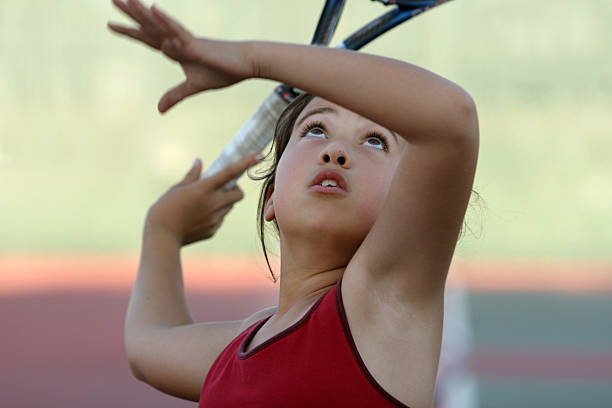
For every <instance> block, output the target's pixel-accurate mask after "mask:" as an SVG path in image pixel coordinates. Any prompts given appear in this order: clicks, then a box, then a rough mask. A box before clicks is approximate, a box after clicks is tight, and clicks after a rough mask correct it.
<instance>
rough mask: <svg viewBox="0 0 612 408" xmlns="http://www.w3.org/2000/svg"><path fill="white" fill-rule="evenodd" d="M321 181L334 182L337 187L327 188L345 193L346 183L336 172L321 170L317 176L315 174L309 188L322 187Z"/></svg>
mask: <svg viewBox="0 0 612 408" xmlns="http://www.w3.org/2000/svg"><path fill="white" fill-rule="evenodd" d="M323 180H334V181H335V182H336V183H337V184H338V187H331V186H330V187H329V188H336V189H340V190H343V191H344V192H346V191H347V188H346V181H345V180H344V177H342V175H341V174H340V173H338V172H337V171H333V170H323V171H321V172H319V174H317V175H316V176H315V177H314V179H313V180H312V181H311V183H310V186H311V187H314V186H317V185H318V186H320V187H322V186H321V185H320V184H321V183H322V182H323Z"/></svg>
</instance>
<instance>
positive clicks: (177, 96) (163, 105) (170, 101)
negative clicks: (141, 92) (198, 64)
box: [157, 81, 199, 113]
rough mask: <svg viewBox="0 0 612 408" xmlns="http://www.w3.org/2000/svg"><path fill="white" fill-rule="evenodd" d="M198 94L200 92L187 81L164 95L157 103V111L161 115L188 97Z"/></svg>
mask: <svg viewBox="0 0 612 408" xmlns="http://www.w3.org/2000/svg"><path fill="white" fill-rule="evenodd" d="M198 92H199V91H198V90H197V89H195V88H194V87H193V86H192V85H191V84H190V83H188V82H187V81H185V82H182V83H180V84H178V85H177V86H175V87H174V88H172V89H170V90H169V91H168V92H166V93H165V94H164V96H162V97H161V99H160V100H159V102H158V103H157V110H158V111H159V112H160V113H164V112H166V111H167V110H168V109H170V108H171V107H173V106H174V105H176V104H177V103H178V102H180V101H182V100H183V99H185V98H186V97H188V96H191V95H193V94H196V93H198Z"/></svg>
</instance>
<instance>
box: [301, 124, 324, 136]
mask: <svg viewBox="0 0 612 408" xmlns="http://www.w3.org/2000/svg"><path fill="white" fill-rule="evenodd" d="M306 134H307V135H310V136H317V137H325V131H324V130H323V129H321V128H320V127H318V126H315V127H313V128H311V129H308V131H307V132H306Z"/></svg>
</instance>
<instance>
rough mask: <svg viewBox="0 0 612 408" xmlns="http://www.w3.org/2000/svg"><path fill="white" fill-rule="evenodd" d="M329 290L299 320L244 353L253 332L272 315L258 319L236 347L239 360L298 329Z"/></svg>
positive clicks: (255, 332) (253, 335)
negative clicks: (255, 324)
mask: <svg viewBox="0 0 612 408" xmlns="http://www.w3.org/2000/svg"><path fill="white" fill-rule="evenodd" d="M330 290H331V288H330V289H329V290H328V291H327V292H325V294H323V295H322V296H321V297H320V298H319V299H318V300H317V301H316V302H315V304H314V305H312V306H311V307H310V309H309V310H308V312H306V314H305V315H304V316H302V318H301V319H300V320H299V321H297V322H296V323H294V324H292V325H291V326H289V327H287V328H286V329H285V330H283V331H282V332H280V333H278V334H276V335H274V336H273V337H271V338H269V339H268V340H266V341H264V342H263V343H261V344H260V345H258V346H257V347H255V348H253V349H251V350H249V351H248V352H246V353H245V352H244V350H245V349H246V346H247V345H248V344H249V343H250V342H251V340H252V339H253V337H255V334H257V331H258V330H259V329H261V326H263V325H264V324H265V323H266V322H267V321H268V319H269V318H270V317H272V316H268V317H266V318H265V319H263V320H262V321H260V322H259V323H258V324H257V326H256V327H255V328H254V329H253V330H251V332H250V333H249V334H248V335H247V336H246V337H245V338H244V339H242V342H241V343H240V347H238V358H239V359H241V360H245V359H247V358H249V357H251V356H252V355H253V354H255V353H257V352H258V351H261V350H263V349H264V348H266V347H267V346H269V345H271V344H272V343H276V342H277V341H279V340H280V339H282V338H283V337H285V336H287V335H288V334H291V332H293V331H295V330H297V329H299V328H300V326H302V325H303V324H304V323H306V321H308V319H309V318H310V315H312V313H313V312H314V311H315V310H316V309H317V307H318V306H319V304H320V303H321V302H322V301H323V298H324V297H325V296H326V295H327V293H328V292H329V291H330Z"/></svg>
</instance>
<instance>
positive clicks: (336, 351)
mask: <svg viewBox="0 0 612 408" xmlns="http://www.w3.org/2000/svg"><path fill="white" fill-rule="evenodd" d="M341 282H342V279H340V281H339V282H338V283H337V284H336V285H334V286H333V287H332V288H331V289H330V290H328V291H327V293H325V295H323V296H321V298H320V299H319V300H318V301H317V302H316V303H315V304H314V305H313V306H312V307H311V308H310V310H309V311H308V312H307V313H306V314H305V315H304V317H302V318H301V319H300V320H299V321H298V322H297V323H295V324H293V325H292V326H290V327H289V328H287V329H285V330H283V331H282V332H280V333H278V334H277V335H275V336H274V337H272V338H271V339H269V340H267V341H265V342H264V343H262V344H260V345H259V346H257V347H255V348H253V349H252V350H250V351H249V352H248V353H245V352H244V350H245V349H246V348H247V346H248V344H249V342H250V341H251V339H252V338H253V336H254V335H255V333H257V330H259V328H260V327H261V326H263V325H264V323H265V322H266V321H267V320H268V319H269V317H268V318H266V319H263V320H260V321H259V322H257V323H254V324H253V325H252V326H251V327H249V328H248V329H246V330H245V331H243V332H242V333H241V334H240V335H238V337H236V338H235V339H234V340H233V341H232V342H231V343H230V344H229V345H228V346H227V347H226V348H225V349H224V350H223V351H222V352H221V354H220V355H219V357H217V359H216V360H215V362H214V363H213V365H212V367H211V368H210V371H209V372H208V375H207V376H206V380H205V381H204V385H203V386H202V392H201V394H200V403H199V405H198V407H199V408H234V407H236V408H237V407H240V408H247V407H248V408H259V407H261V408H263V407H265V408H281V407H282V408H287V407H291V408H302V407H304V408H306V407H308V408H312V407H336V408H337V407H403V408H408V407H407V406H406V405H405V404H403V403H402V402H400V401H398V400H397V399H396V398H394V397H393V396H391V395H390V394H389V393H388V392H386V391H385V390H384V389H383V388H382V386H381V385H380V384H379V383H378V382H377V381H376V380H375V379H374V377H372V375H371V374H370V372H369V371H368V369H367V368H366V366H365V364H364V363H363V361H362V359H361V356H360V355H359V352H358V351H357V347H356V346H355V342H354V341H353V336H352V335H351V331H350V329H349V326H348V322H347V319H346V313H345V310H344V305H343V303H342V293H341V291H340V284H341Z"/></svg>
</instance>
